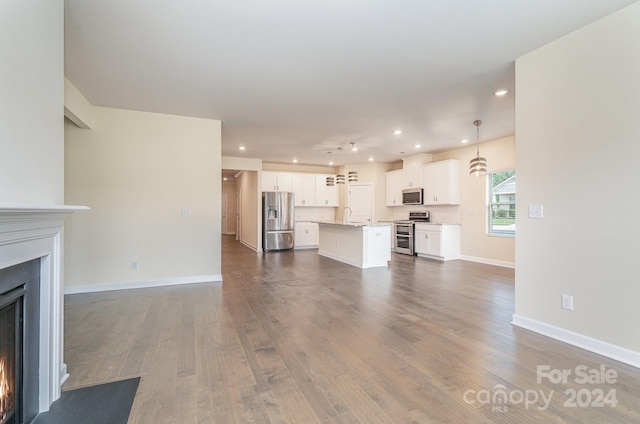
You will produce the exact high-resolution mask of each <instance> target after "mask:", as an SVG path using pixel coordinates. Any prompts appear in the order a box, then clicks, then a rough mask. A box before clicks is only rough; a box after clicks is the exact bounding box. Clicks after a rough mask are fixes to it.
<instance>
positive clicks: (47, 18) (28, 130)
mask: <svg viewBox="0 0 640 424" xmlns="http://www.w3.org/2000/svg"><path fill="white" fill-rule="evenodd" d="M0 39H1V40H3V41H2V42H0V58H1V59H0V61H2V65H0V84H2V89H1V90H0V92H1V93H2V94H1V95H0V152H1V153H0V202H2V203H31V204H49V205H51V204H62V203H63V201H64V180H63V178H64V125H63V117H62V105H63V91H64V88H63V84H64V63H63V60H64V51H63V46H64V2H63V1H62V0H32V1H21V0H3V2H2V12H1V13H0Z"/></svg>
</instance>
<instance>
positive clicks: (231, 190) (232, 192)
mask: <svg viewBox="0 0 640 424" xmlns="http://www.w3.org/2000/svg"><path fill="white" fill-rule="evenodd" d="M222 193H224V194H226V195H227V234H235V233H236V227H237V220H236V213H237V210H238V209H237V198H238V196H237V189H236V183H235V181H233V182H223V183H222Z"/></svg>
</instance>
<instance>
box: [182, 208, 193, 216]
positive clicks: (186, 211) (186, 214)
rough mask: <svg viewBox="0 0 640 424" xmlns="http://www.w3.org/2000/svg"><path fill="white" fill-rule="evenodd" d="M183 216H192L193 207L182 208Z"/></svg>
mask: <svg viewBox="0 0 640 424" xmlns="http://www.w3.org/2000/svg"><path fill="white" fill-rule="evenodd" d="M182 216H191V209H189V208H182Z"/></svg>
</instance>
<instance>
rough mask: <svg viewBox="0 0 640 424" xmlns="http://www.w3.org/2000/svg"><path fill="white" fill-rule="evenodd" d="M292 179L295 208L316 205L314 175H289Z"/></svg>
mask: <svg viewBox="0 0 640 424" xmlns="http://www.w3.org/2000/svg"><path fill="white" fill-rule="evenodd" d="M291 175H292V179H293V183H292V185H293V194H294V195H295V196H294V199H295V200H294V205H295V206H315V205H316V176H315V174H301V173H294V174H291Z"/></svg>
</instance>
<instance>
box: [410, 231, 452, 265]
mask: <svg viewBox="0 0 640 424" xmlns="http://www.w3.org/2000/svg"><path fill="white" fill-rule="evenodd" d="M413 240H414V243H415V244H414V246H415V251H416V253H417V254H418V256H423V257H427V258H433V259H440V260H443V261H448V260H450V259H460V226H459V225H455V224H416V228H415V233H414V239H413Z"/></svg>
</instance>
